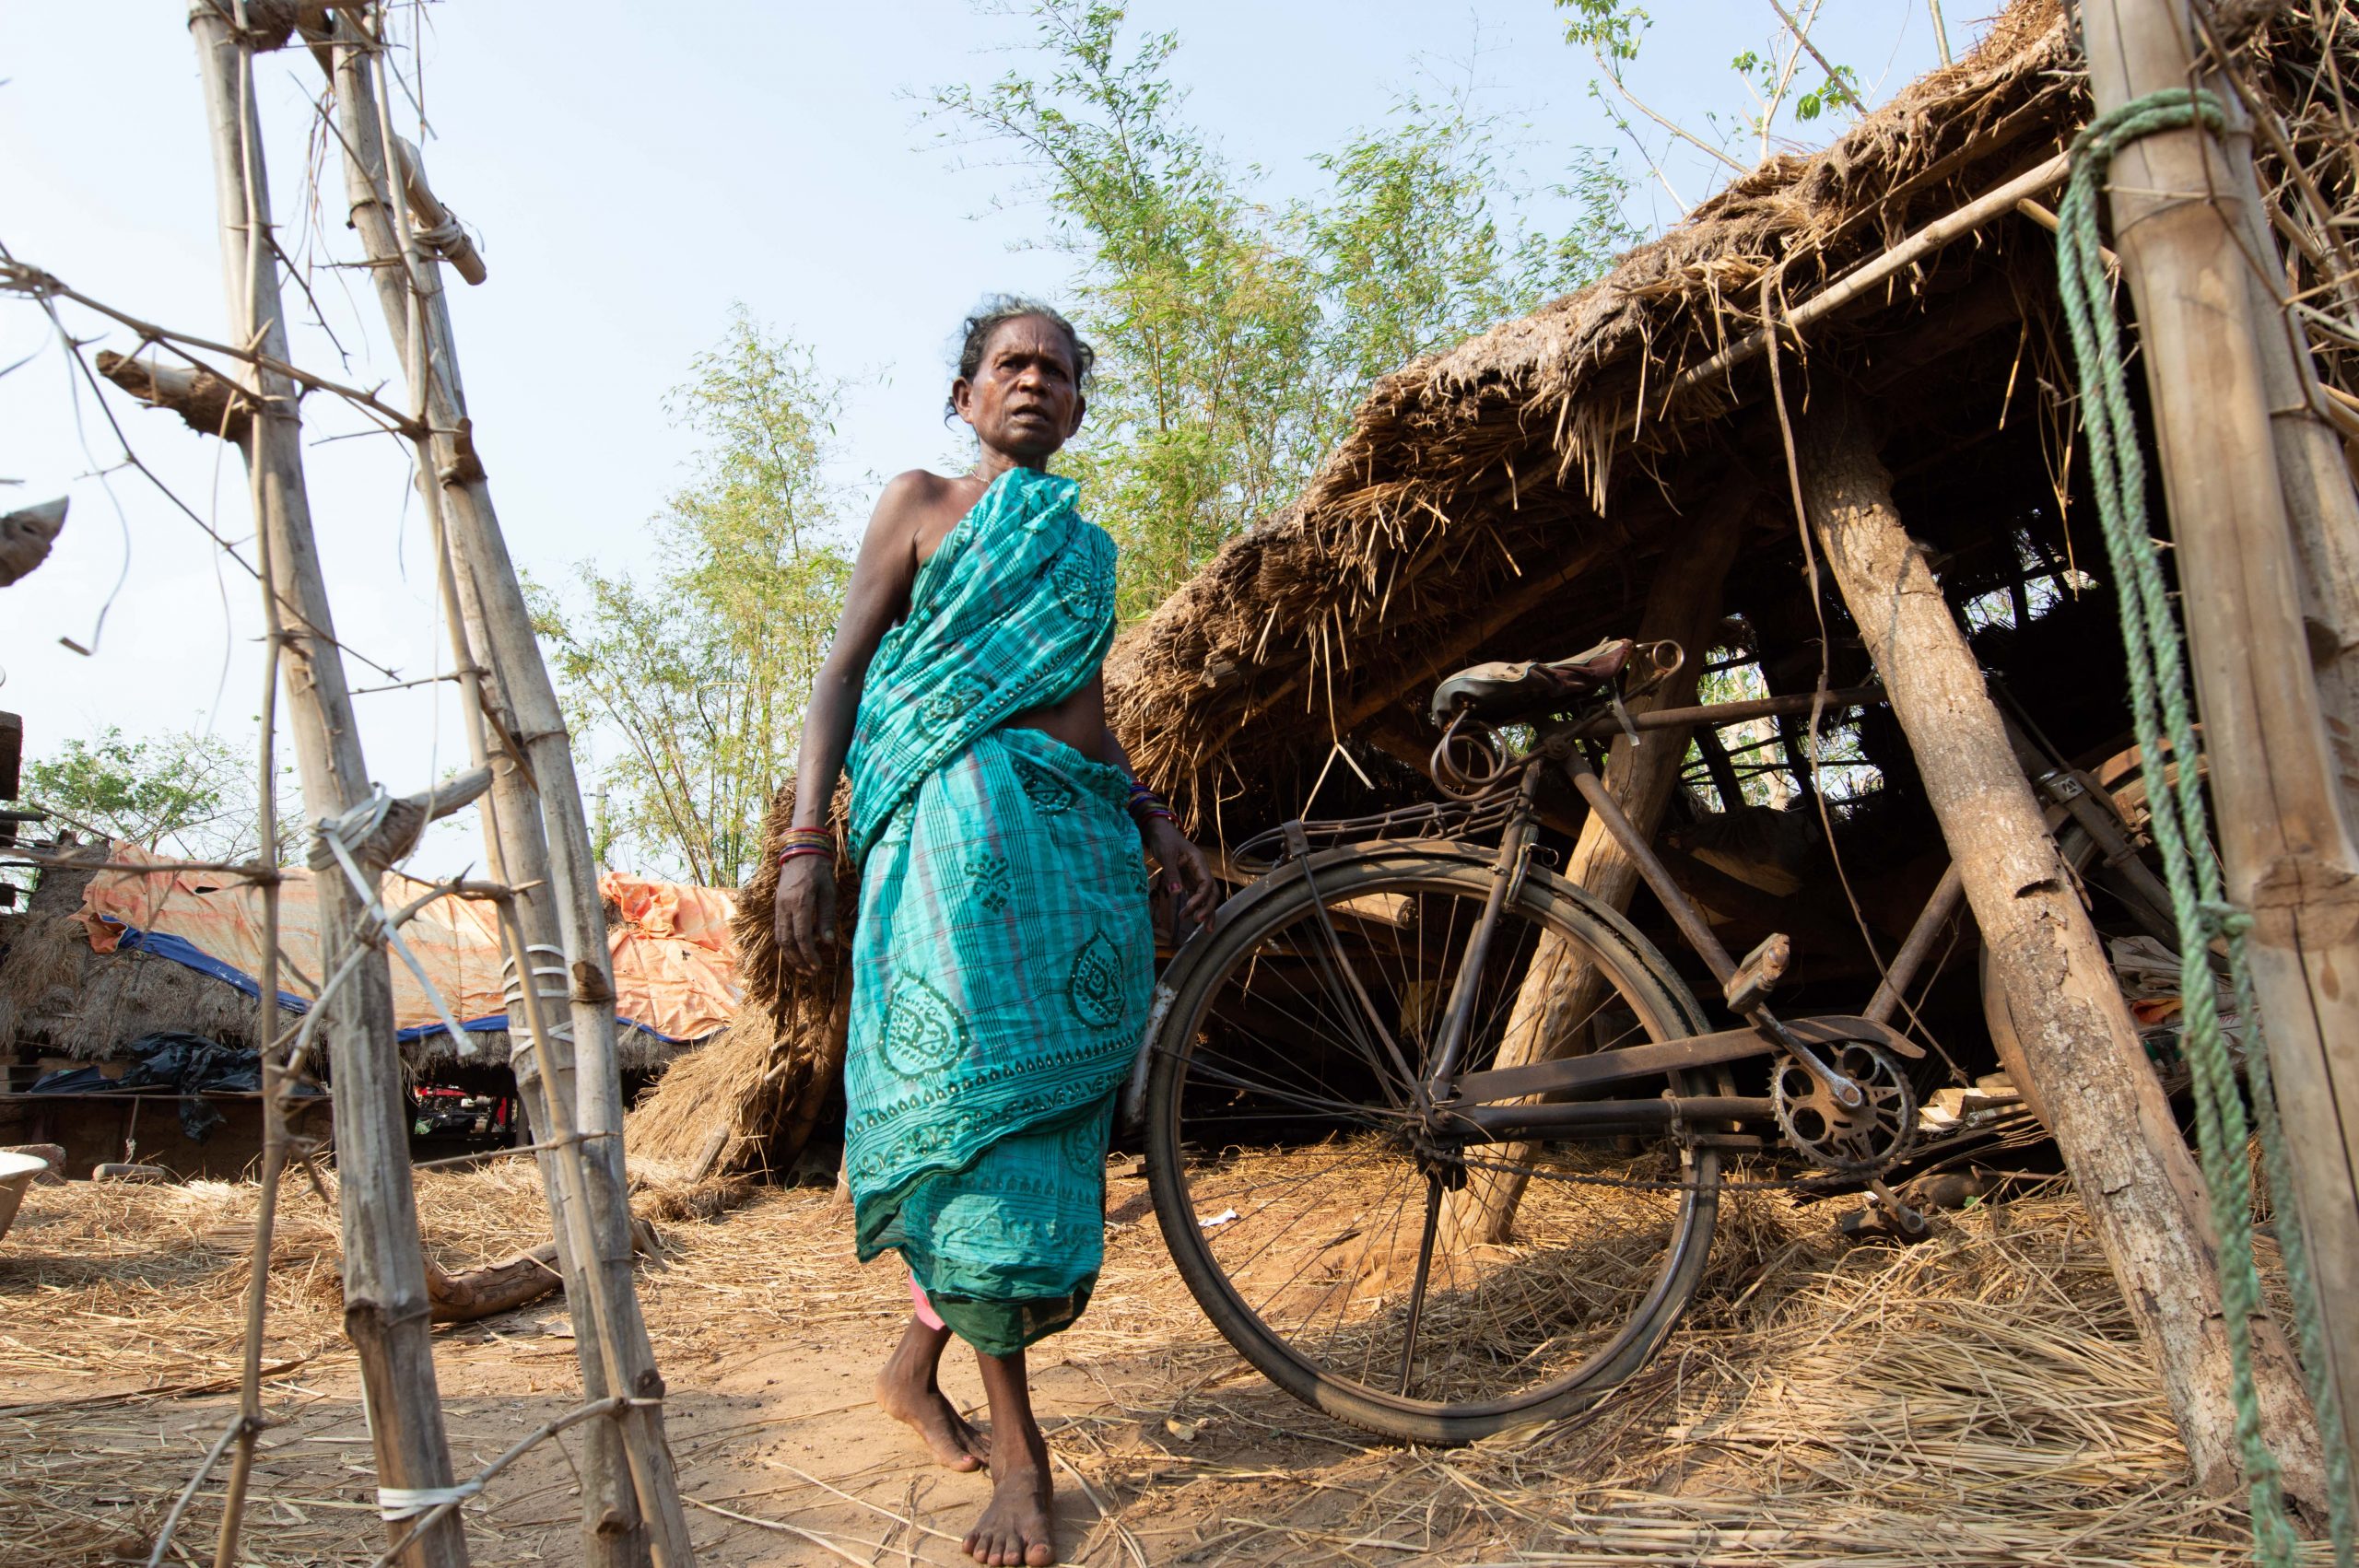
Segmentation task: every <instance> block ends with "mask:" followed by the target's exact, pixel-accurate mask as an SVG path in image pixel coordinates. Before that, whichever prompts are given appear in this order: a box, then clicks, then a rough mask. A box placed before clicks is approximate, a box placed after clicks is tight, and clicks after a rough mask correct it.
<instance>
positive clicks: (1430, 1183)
mask: <svg viewBox="0 0 2359 1568" xmlns="http://www.w3.org/2000/svg"><path fill="white" fill-rule="evenodd" d="M1440 1225H1441V1177H1439V1176H1427V1177H1426V1227H1425V1233H1424V1234H1423V1235H1420V1236H1419V1237H1418V1238H1417V1278H1416V1281H1415V1282H1414V1283H1413V1284H1412V1285H1410V1287H1409V1322H1408V1324H1407V1326H1406V1327H1405V1328H1402V1333H1401V1392H1402V1394H1404V1395H1405V1394H1407V1393H1408V1392H1409V1375H1410V1373H1411V1372H1412V1370H1413V1369H1414V1367H1415V1365H1416V1359H1417V1325H1418V1323H1419V1322H1420V1321H1421V1320H1423V1318H1424V1317H1425V1316H1426V1276H1428V1275H1429V1274H1431V1273H1432V1272H1433V1268H1434V1232H1435V1231H1436V1230H1438V1229H1439V1228H1440Z"/></svg>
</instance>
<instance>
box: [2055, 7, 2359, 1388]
mask: <svg viewBox="0 0 2359 1568" xmlns="http://www.w3.org/2000/svg"><path fill="white" fill-rule="evenodd" d="M2082 24H2083V29H2084V32H2085V39H2084V42H2085V46H2086V52H2087V55H2088V62H2089V85H2090V88H2091V91H2092V93H2093V95H2094V96H2095V101H2096V105H2097V108H2098V109H2099V110H2100V111H2106V110H2111V109H2115V108H2118V107H2119V106H2120V105H2122V104H2124V103H2127V102H2129V101H2130V100H2132V99H2136V98H2139V97H2141V96H2142V95H2145V94H2148V93H2154V92H2158V91H2164V90H2169V89H2178V88H2186V87H2187V86H2188V85H2189V82H2190V80H2191V79H2192V78H2191V73H2192V71H2193V69H2194V63H2195V58H2196V51H2195V47H2194V35H2193V32H2192V30H2191V28H2190V26H2189V18H2188V16H2187V13H2186V9H2185V6H2184V4H2183V0H2085V3H2084V5H2083V9H2082ZM2244 188H2245V180H2244V179H2243V178H2242V177H2241V176H2240V175H2239V174H2238V173H2237V171H2236V170H2235V169H2234V168H2233V167H2232V166H2231V164H2230V162H2229V160H2228V158H2226V157H2225V156H2224V151H2223V149H2222V147H2221V146H2220V145H2219V144H2218V143H2217V142H2215V141H2214V140H2213V139H2212V137H2211V136H2210V135H2206V134H2205V133H2204V132H2202V131H2201V130H2200V129H2189V130H2184V131H2177V132H2171V133H2168V134H2165V135H2156V136H2149V137H2147V138H2145V139H2143V140H2142V141H2139V142H2136V143H2133V144H2131V145H2130V146H2128V147H2125V148H2124V149H2123V150H2122V152H2121V154H2120V155H2119V156H2118V158H2116V159H2115V160H2114V164H2113V172H2112V176H2111V191H2110V202H2111V210H2112V216H2113V229H2114V249H2115V250H2117V251H2118V252H2120V253H2121V262H2122V275H2123V276H2124V277H2125V278H2126V279H2127V280H2128V281H2129V284H2130V295H2131V298H2133V299H2134V300H2135V301H2136V303H2137V308H2138V321H2139V329H2140V338H2141V350H2140V356H2139V357H2140V359H2141V361H2142V363H2143V364H2144V366H2145V370H2146V385H2147V391H2148V393H2149V396H2150V400H2151V402H2152V404H2153V407H2154V427H2155V428H2154V436H2155V445H2156V447H2157V449H2158V450H2159V451H2160V453H2161V458H2162V470H2163V486H2164V492H2165V497H2166V498H2167V500H2168V502H2169V509H2170V517H2171V524H2172V536H2173V541H2174V543H2175V544H2176V545H2177V566H2178V580H2179V583H2180V587H2181V591H2182V592H2183V595H2184V598H2183V601H2182V603H2183V605H2184V609H2185V614H2186V616H2187V626H2188V638H2189V654H2190V661H2191V663H2192V666H2193V668H2194V672H2195V685H2196V696H2197V698H2198V701H2199V704H2200V706H2201V710H2202V718H2203V727H2204V744H2205V749H2206V751H2207V753H2208V755H2209V758H2210V766H2211V782H2212V796H2213V799H2214V800H2215V801H2216V802H2218V806H2219V812H2218V816H2217V826H2218V830H2219V837H2220V858H2221V863H2222V867H2223V869H2224V871H2225V872H2226V881H2227V894H2228V897H2229V898H2230V899H2231V900H2232V901H2233V902H2235V903H2236V904H2237V905H2239V906H2241V907H2244V908H2246V909H2248V910H2249V911H2251V913H2252V917H2253V920H2254V927H2253V930H2252V934H2251V937H2250V939H2249V941H2248V946H2247V953H2248V955H2249V958H2250V961H2251V965H2252V970H2253V986H2254V989H2255V993H2256V995H2257V997H2258V999H2259V1007H2260V1013H2261V1021H2262V1025H2263V1028H2264V1030H2265V1032H2266V1035H2267V1038H2268V1043H2269V1060H2270V1067H2271V1071H2272V1072H2273V1073H2274V1075H2275V1077H2276V1082H2277V1088H2278V1094H2279V1097H2280V1103H2281V1106H2282V1108H2283V1115H2284V1126H2285V1134H2286V1137H2287V1139H2288V1140H2289V1141H2290V1142H2291V1143H2292V1145H2293V1155H2294V1167H2295V1187H2296V1189H2297V1193H2298V1197H2299V1199H2300V1204H2301V1210H2302V1223H2303V1227H2304V1230H2305V1233H2306V1235H2307V1237H2308V1239H2309V1243H2310V1252H2311V1257H2312V1258H2313V1259H2314V1260H2315V1262H2314V1264H2313V1267H2314V1269H2315V1271H2316V1274H2317V1278H2318V1291H2319V1294H2320V1297H2321V1299H2322V1300H2323V1301H2324V1302H2325V1303H2327V1304H2329V1310H2328V1311H2327V1312H2326V1313H2325V1315H2324V1316H2325V1328H2326V1339H2327V1340H2328V1347H2327V1348H2328V1359H2329V1361H2330V1367H2329V1371H2330V1375H2331V1380H2332V1382H2333V1385H2334V1387H2335V1388H2336V1390H2337V1394H2338V1396H2339V1398H2340V1402H2341V1408H2342V1422H2343V1430H2344V1431H2346V1432H2359V1313H2353V1312H2350V1311H2347V1310H2346V1311H2341V1312H2337V1311H2334V1310H2332V1304H2336V1303H2349V1302H2351V1301H2353V1300H2354V1299H2359V985H2354V984H2353V976H2359V851H2355V850H2354V848H2353V843H2352V839H2351V836H2350V832H2349V829H2348V827H2347V825H2346V824H2345V822H2344V820H2343V817H2342V813H2341V807H2342V803H2343V802H2342V794H2341V778H2339V769H2338V766H2337V758H2336V755H2335V751H2334V748H2333V746H2332V744H2331V743H2330V740H2329V736H2328V732H2327V730H2326V726H2325V722H2324V715H2323V712H2322V708H2321V703H2320V698H2319V690H2318V677H2317V673H2315V672H2314V670H2313V668H2312V661H2311V657H2310V654H2309V650H2308V639H2307V638H2306V629H2305V626H2304V623H2303V615H2302V590H2301V588H2300V579H2301V569H2300V564H2299V560H2298V557H2297V556H2296V553H2295V550H2294V534H2293V532H2292V526H2291V520H2289V518H2288V515H2287V506H2286V497H2287V494H2288V486H2287V484H2286V474H2285V473H2284V472H2283V470H2282V469H2281V467H2280V464H2279V453H2280V451H2281V450H2283V449H2281V448H2280V446H2279V444H2278V440H2279V437H2280V435H2281V434H2282V433H2283V432H2281V431H2279V430H2278V429H2277V428H2275V425H2276V423H2277V422H2275V421H2272V419H2271V406H2272V403H2271V380H2272V378H2271V374H2270V371H2269V369H2268V368H2267V365H2266V363H2265V361H2264V358H2263V355H2262V351H2261V342H2262V338H2263V335H2264V333H2272V332H2274V331H2276V330H2277V329H2275V328H2272V327H2271V326H2270V325H2269V324H2268V323H2266V322H2255V321H2254V319H2253V310H2252V291H2251V287H2250V275H2249V271H2248V267H2249V264H2250V263H2249V262H2248V258H2247V256H2246V253H2245V252H2244V251H2243V250H2242V248H2241V247H2240V246H2239V245H2238V243H2237V233H2236V228H2237V225H2238V224H2239V222H2240V220H2241V215H2240V214H2239V213H2238V211H2237V207H2238V205H2239V203H2238V200H2237V196H2238V193H2239V192H2240V191H2242V190H2243V189H2244ZM2302 439H2305V440H2306V438H2302ZM2292 455H2299V454H2298V453H2295V454H2292ZM2303 472H2304V470H2303V469H2301V468H2297V469H2296V471H2295V474H2294V478H2295V481H2296V483H2295V484H2294V486H2293V488H2294V490H2296V491H2299V492H2302V493H2306V494H2318V493H2320V492H2314V491H2310V490H2308V489H2307V488H2306V486H2304V485H2303V484H2302V483H2301V480H2302V477H2303ZM2344 526H2347V520H2346V522H2345V523H2344ZM2343 543H2344V544H2348V543H2349V542H2348V541H2347V540H2345V541H2343ZM2345 608H2346V610H2347V606H2346V607H2345Z"/></svg>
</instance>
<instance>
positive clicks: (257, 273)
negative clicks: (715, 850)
mask: <svg viewBox="0 0 2359 1568" xmlns="http://www.w3.org/2000/svg"><path fill="white" fill-rule="evenodd" d="M189 30H190V32H191V33H192V34H193V35H194V40H195V43H196V54H197V65H198V76H199V77H200V78H201V79H202V81H203V82H204V86H205V111H206V115H207V118H208V120H209V121H210V130H211V143H212V151H213V167H214V186H215V192H216V195H217V200H218V203H219V207H220V215H221V255H222V265H223V270H224V272H225V274H226V275H227V281H228V286H229V322H230V333H231V335H232V336H233V337H235V338H236V339H237V341H239V342H240V343H244V344H251V345H253V346H254V347H256V348H258V349H259V350H261V351H262V352H263V353H264V354H265V355H267V356H269V357H272V358H274V359H276V360H277V361H278V362H280V363H282V364H283V363H285V362H286V361H287V357H288V344H287V330H286V323H285V320H284V318H283V317H282V315H281V313H280V305H279V291H278V261H277V253H276V250H275V248H274V247H273V246H272V244H271V243H270V241H269V238H268V237H269V234H270V223H271V216H270V188H269V184H268V181H267V180H266V178H265V174H264V162H263V149H262V135H261V124H260V121H259V117H258V116H257V114H256V111H255V106H254V99H253V80H252V56H251V54H250V53H249V52H248V49H249V46H247V45H244V44H241V42H240V41H239V37H238V29H236V28H235V26H234V25H233V24H232V22H231V19H230V18H229V16H228V15H226V14H224V10H223V9H222V8H221V7H219V6H216V5H215V4H212V3H211V0H196V3H195V4H194V6H192V7H191V10H190V13H189ZM246 383H247V384H246V390H247V392H248V394H249V396H251V398H252V401H253V403H254V404H255V406H256V409H257V410H258V412H257V414H256V415H255V417H254V418H253V420H252V428H251V429H250V431H249V433H248V435H247V439H246V440H245V442H244V451H245V455H246V462H247V465H248V467H249V468H250V469H251V470H252V475H253V480H254V491H255V494H256V496H257V497H258V507H259V511H260V515H259V516H258V517H257V518H256V519H255V520H254V521H255V526H256V527H257V528H259V529H262V530H264V531H266V532H268V534H269V535H270V552H269V559H270V563H271V581H270V582H269V583H267V584H266V585H265V586H264V591H265V592H268V593H270V594H272V595H273V596H274V597H275V599H276V615H275V616H274V620H275V621H277V622H280V623H283V624H284V625H285V626H287V627H288V636H287V647H286V649H285V671H286V677H287V685H288V714H289V720H290V727H291V728H292V730H293V731H294V737H295V749H296V756H297V760H298V762H299V766H300V770H301V774H302V779H303V799H304V802H305V803H306V805H307V806H308V807H309V809H310V811H311V813H312V814H313V815H314V816H330V815H334V814H336V813H341V812H343V811H345V810H346V809H347V808H349V807H351V806H353V805H356V804H358V803H359V802H363V801H366V800H367V799H369V797H370V784H369V771H368V766H367V764H366V762H365V761H364V760H363V758H362V756H361V752H360V736H359V730H358V726H357V725H356V723H355V722H354V719H353V713H352V703H351V698H350V696H349V695H348V693H347V689H346V682H345V674H344V661H343V657H342V654H341V652H340V650H339V649H337V647H336V644H335V641H334V636H335V632H334V616H333V615H332V614H330V611H329V607H328V596H327V587H326V584H325V581H324V580H323V578H322V576H321V573H320V562H319V552H318V547H317V544H315V542H314V540H313V538H312V533H311V504H310V499H309V497H308V495H307V493H306V491H305V489H304V484H303V460H302V448H301V435H302V430H301V425H300V421H299V415H298V411H297V401H296V397H297V394H296V388H295V385H294V382H293V381H292V380H289V379H288V377H286V376H283V375H280V374H278V373H276V372H274V371H265V370H262V369H259V368H257V369H252V370H250V371H249V372H248V375H247V379H246ZM265 852H267V847H265ZM318 884H319V893H320V931H321V946H322V953H321V960H322V962H321V972H322V973H325V972H326V971H327V969H328V967H329V966H330V961H331V960H333V958H334V956H335V955H336V954H339V953H340V952H341V951H342V950H343V949H344V948H345V946H346V944H347V942H349V941H350V940H351V938H352V936H353V933H354V932H355V930H356V929H357V928H358V926H359V925H360V922H361V920H362V918H363V917H362V906H361V904H360V900H359V895H358V893H357V892H356V890H354V889H353V888H352V887H351V886H350V885H349V883H346V880H345V878H344V877H342V876H341V875H335V874H331V875H324V876H322V877H320V878H319V879H318ZM320 1011H321V1014H322V1017H323V1021H324V1033H325V1034H326V1036H327V1038H328V1052H329V1059H330V1064H331V1073H332V1078H333V1085H332V1086H333V1089H334V1097H335V1129H336V1165H337V1171H338V1174H339V1176H340V1177H341V1179H340V1180H339V1181H338V1183H337V1188H338V1194H339V1198H340V1200H341V1207H342V1210H343V1239H344V1323H345V1332H346V1334H347V1335H348V1336H350V1338H351V1340H352V1343H353V1347H354V1349H355V1350H356V1351H357V1352H358V1356H359V1362H360V1378H361V1388H362V1394H363V1398H365V1399H366V1401H367V1407H368V1411H369V1428H370V1437H371V1438H372V1440H373V1443H374V1447H375V1453H376V1460H377V1482H378V1484H379V1485H380V1486H381V1487H394V1488H405V1489H411V1490H433V1489H438V1488H445V1487H448V1486H449V1485H450V1484H451V1454H450V1447H449V1445H448V1443H447V1441H446V1439H445V1436H444V1433H443V1429H442V1406H441V1399H440V1395H439V1393H438V1391H437V1388H436V1386H435V1378H434V1357H433V1347H432V1341H431V1340H430V1339H429V1338H428V1311H429V1303H428V1296H427V1289H426V1260H425V1257H424V1255H423V1253H422V1251H421V1249H420V1247H419V1245H418V1237H417V1203H416V1199H415V1197H414V1195H413V1193H412V1191H411V1188H410V1170H409V1121H408V1117H407V1115H406V1112H405V1106H404V1104H403V1099H402V1065H401V1059H400V1056H399V1054H398V1052H397V1049H396V1047H395V1045H394V1041H393V987H392V982H391V980H390V978H389V977H388V976H387V973H386V967H385V954H384V950H383V948H382V946H381V944H379V943H377V942H368V943H367V944H366V952H365V954H364V956H363V957H362V958H361V959H360V961H359V962H358V965H356V966H355V968H354V969H353V971H352V973H351V974H350V976H349V977H347V978H346V980H345V982H344V984H343V985H342V986H341V987H339V988H337V989H336V990H335V991H334V993H333V994H332V995H331V996H328V997H326V998H324V999H323V1000H322V1002H321V1006H320ZM386 1529H387V1532H388V1535H389V1537H391V1538H393V1539H398V1538H400V1537H401V1536H403V1535H406V1534H408V1533H409V1531H410V1529H411V1526H410V1525H409V1524H407V1523H398V1524H389V1525H387V1526H386ZM466 1560H467V1558H466V1541H465V1538H464V1534H463V1533H462V1531H461V1527H460V1524H459V1519H458V1515H457V1514H456V1513H455V1511H454V1512H452V1513H450V1514H448V1515H445V1516H444V1517H443V1518H441V1519H440V1520H438V1521H437V1522H436V1523H435V1524H434V1525H432V1526H430V1527H428V1528H427V1529H425V1530H422V1531H419V1532H418V1534H417V1540H415V1541H414V1542H413V1543H412V1544H411V1545H410V1546H409V1547H408V1549H406V1550H405V1551H404V1552H403V1553H402V1555H401V1557H400V1559H399V1561H400V1562H402V1563H404V1564H405V1565H406V1568H459V1565H461V1564H464V1562H466Z"/></svg>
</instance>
